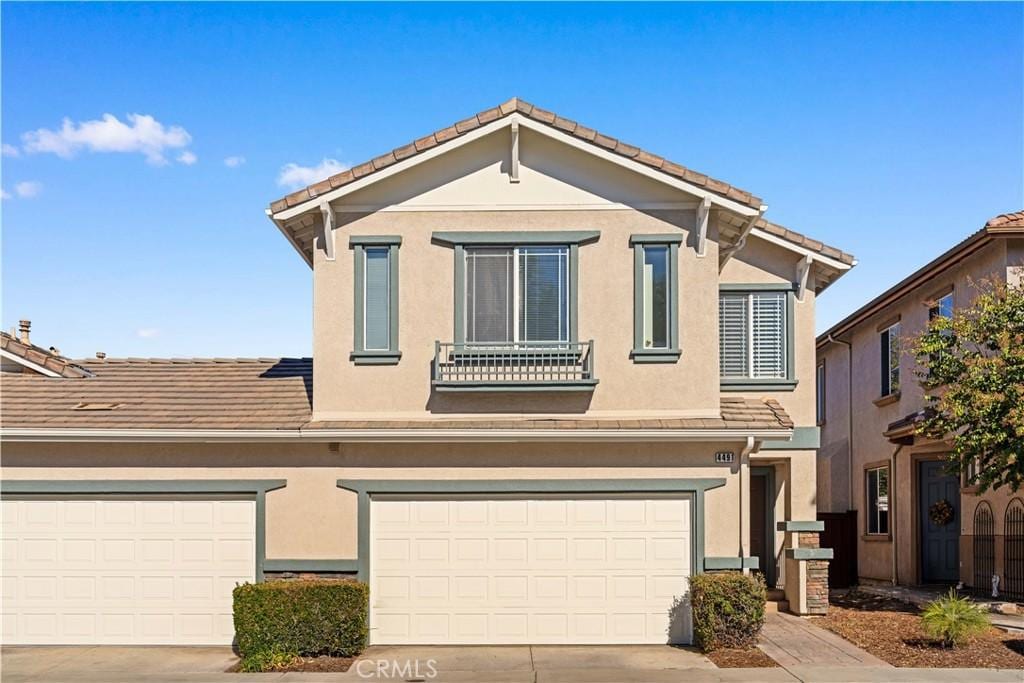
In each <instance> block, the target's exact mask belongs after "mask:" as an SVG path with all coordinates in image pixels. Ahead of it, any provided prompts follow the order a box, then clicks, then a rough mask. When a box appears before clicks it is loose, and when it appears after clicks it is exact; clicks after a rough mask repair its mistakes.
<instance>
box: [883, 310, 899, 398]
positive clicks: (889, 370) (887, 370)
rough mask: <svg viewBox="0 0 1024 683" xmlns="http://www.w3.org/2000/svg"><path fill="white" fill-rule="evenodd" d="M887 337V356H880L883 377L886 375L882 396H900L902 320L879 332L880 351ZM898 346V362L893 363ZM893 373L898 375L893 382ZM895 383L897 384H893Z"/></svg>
mask: <svg viewBox="0 0 1024 683" xmlns="http://www.w3.org/2000/svg"><path fill="white" fill-rule="evenodd" d="M882 337H885V338H886V351H887V353H886V354H885V358H879V360H880V362H881V363H882V364H883V365H882V368H881V369H882V377H884V378H885V379H884V382H885V383H884V384H883V386H882V387H881V390H882V391H881V394H882V398H885V397H887V396H899V395H900V386H901V384H902V382H901V379H902V378H901V376H900V360H901V356H902V355H903V349H901V348H900V344H899V341H900V321H896V322H894V323H893V324H892V325H889V326H888V327H886V328H885V329H883V330H882V331H881V332H880V333H879V352H881V343H882V342H881V338H882ZM894 345H895V347H896V356H895V358H896V363H895V365H894V364H893V362H892V361H893V346H894ZM893 373H895V375H896V382H895V383H894V382H893ZM894 384H895V386H893V385H894Z"/></svg>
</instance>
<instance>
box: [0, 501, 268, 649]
mask: <svg viewBox="0 0 1024 683" xmlns="http://www.w3.org/2000/svg"><path fill="white" fill-rule="evenodd" d="M255 529H256V506H255V502H254V501H252V500H197V499H180V498H179V499H169V498H146V499H124V498H116V499H114V498H110V497H106V498H103V499H86V498H80V499H75V498H66V497H64V498H61V499H39V498H32V499H23V500H4V501H3V520H2V530H3V567H2V570H3V577H2V583H3V605H2V607H0V609H2V613H3V641H4V642H5V643H9V644H93V643H95V644H121V645H129V644H133V645H141V644H146V645H163V644H176V645H183V644H188V645H208V644H228V643H230V642H231V640H232V637H233V636H234V628H233V624H232V617H231V590H232V588H234V586H235V584H236V583H239V582H244V581H253V580H254V577H255V563H256V561H255V557H256V551H255Z"/></svg>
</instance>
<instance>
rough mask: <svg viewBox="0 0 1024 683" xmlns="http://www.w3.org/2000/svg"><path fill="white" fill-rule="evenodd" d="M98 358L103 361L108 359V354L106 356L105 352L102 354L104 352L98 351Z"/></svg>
mask: <svg viewBox="0 0 1024 683" xmlns="http://www.w3.org/2000/svg"><path fill="white" fill-rule="evenodd" d="M96 357H97V358H99V359H100V360H103V359H104V358H106V357H107V354H105V353H104V352H102V351H97V352H96Z"/></svg>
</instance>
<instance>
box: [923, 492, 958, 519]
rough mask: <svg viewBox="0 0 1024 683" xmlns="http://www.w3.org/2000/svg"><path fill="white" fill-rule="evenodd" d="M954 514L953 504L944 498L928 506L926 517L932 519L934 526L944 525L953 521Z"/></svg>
mask: <svg viewBox="0 0 1024 683" xmlns="http://www.w3.org/2000/svg"><path fill="white" fill-rule="evenodd" d="M954 514H955V511H954V510H953V506H952V505H950V503H949V501H948V500H946V499H945V498H943V499H942V500H937V501H935V502H934V503H932V505H931V507H929V508H928V519H930V520H932V524H934V525H935V526H946V525H947V524H949V523H950V522H952V521H953V515H954Z"/></svg>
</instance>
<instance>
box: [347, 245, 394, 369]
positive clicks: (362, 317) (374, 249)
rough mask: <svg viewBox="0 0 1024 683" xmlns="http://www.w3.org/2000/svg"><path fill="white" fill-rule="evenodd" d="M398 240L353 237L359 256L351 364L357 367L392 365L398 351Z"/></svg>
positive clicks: (357, 257) (354, 276) (355, 280)
mask: <svg viewBox="0 0 1024 683" xmlns="http://www.w3.org/2000/svg"><path fill="white" fill-rule="evenodd" d="M401 243H402V238H401V237H397V236H387V235H376V236H353V237H351V238H350V239H349V246H350V247H352V250H353V253H354V254H355V265H354V268H353V280H354V284H355V302H354V306H353V308H354V314H353V316H352V317H353V322H354V331H353V342H352V354H351V356H350V358H351V360H352V361H353V362H354V363H356V364H357V365H390V364H394V363H397V362H398V361H399V359H400V358H401V357H402V354H401V352H400V351H399V350H398V247H399V245H400V244H401Z"/></svg>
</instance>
